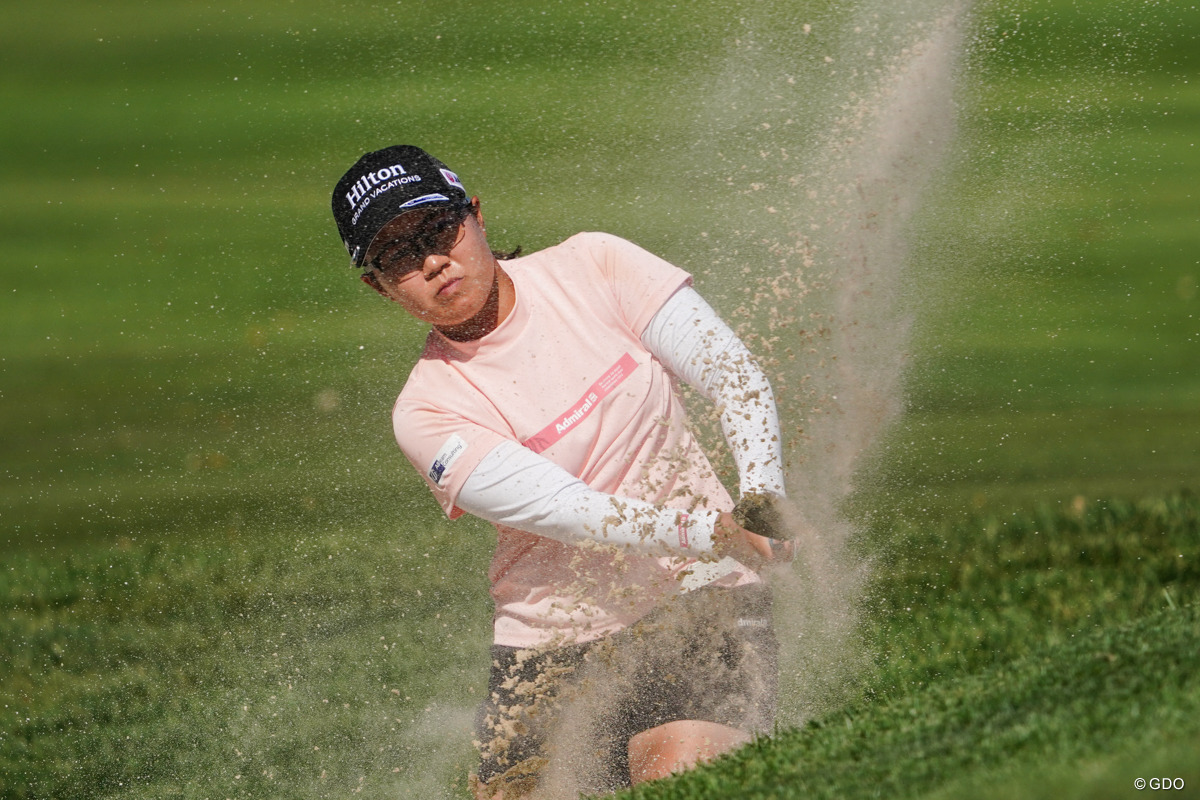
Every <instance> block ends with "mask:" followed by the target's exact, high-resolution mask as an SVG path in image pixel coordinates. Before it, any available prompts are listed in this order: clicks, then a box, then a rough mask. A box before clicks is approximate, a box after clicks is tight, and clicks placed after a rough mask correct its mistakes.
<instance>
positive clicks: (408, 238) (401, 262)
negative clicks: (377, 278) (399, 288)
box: [367, 203, 475, 280]
mask: <svg viewBox="0 0 1200 800" xmlns="http://www.w3.org/2000/svg"><path fill="white" fill-rule="evenodd" d="M474 210H475V209H474V206H472V204H471V203H463V204H461V205H456V206H452V207H450V208H445V209H438V210H437V211H433V212H431V213H429V214H426V216H425V218H424V219H423V220H421V221H420V222H419V223H417V226H416V228H415V230H414V231H413V232H412V233H409V234H405V235H404V236H401V237H398V238H395V239H392V240H391V241H389V242H385V243H384V245H383V247H381V248H380V249H379V252H378V253H377V254H376V255H375V256H374V258H372V259H371V260H370V261H368V262H367V264H368V266H369V267H370V268H371V269H372V270H374V271H375V272H378V273H380V274H381V275H386V276H388V277H390V278H392V279H393V280H404V279H405V278H407V277H409V276H410V275H412V274H414V273H416V272H418V271H420V270H421V269H422V268H423V267H424V266H425V259H426V258H428V257H429V256H432V255H440V256H444V255H449V254H450V251H451V250H453V249H454V248H455V247H458V243H459V242H461V241H462V238H463V232H464V229H463V222H464V221H465V220H466V218H467V217H468V216H469V215H470V214H471V212H473V211H474Z"/></svg>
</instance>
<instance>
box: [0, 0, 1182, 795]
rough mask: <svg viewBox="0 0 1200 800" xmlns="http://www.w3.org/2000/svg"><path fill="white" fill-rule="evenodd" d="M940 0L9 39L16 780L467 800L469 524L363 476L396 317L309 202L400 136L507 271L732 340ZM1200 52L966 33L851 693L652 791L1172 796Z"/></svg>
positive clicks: (115, 21) (258, 11) (165, 7)
mask: <svg viewBox="0 0 1200 800" xmlns="http://www.w3.org/2000/svg"><path fill="white" fill-rule="evenodd" d="M933 5H934V4H932V3H921V2H916V0H914V2H912V3H910V4H866V3H859V4H833V3H829V2H825V1H824V0H821V1H820V2H813V3H806V4H801V5H799V6H797V5H796V4H794V3H782V2H780V3H775V2H748V1H747V2H738V3H733V4H730V3H728V2H722V3H717V2H700V3H690V4H647V3H638V2H633V0H606V1H605V2H591V3H587V4H581V3H580V4H570V3H567V4H563V3H551V2H543V0H519V2H514V3H510V4H508V5H507V6H505V9H504V11H503V13H493V12H492V10H490V9H483V8H481V7H480V6H479V5H478V4H468V3H462V2H458V0H454V1H453V2H446V3H438V4H412V3H408V4H402V5H395V4H393V5H380V4H375V3H367V2H364V1H362V0H354V2H347V3H343V4H340V5H338V6H336V7H330V6H329V5H328V4H324V3H317V2H313V1H312V0H294V1H293V2H288V3H273V4H272V3H266V2H249V3H241V4H239V5H238V6H237V7H236V9H235V8H233V7H229V8H220V7H213V6H209V5H205V4H189V3H182V2H179V3H171V2H166V3H158V4H147V3H145V2H140V1H135V0H122V1H121V2H106V3H103V4H94V3H81V2H66V3H59V4H57V5H56V6H55V7H54V13H52V14H51V13H47V11H46V10H45V9H41V8H40V7H36V6H28V7H26V6H20V5H14V4H9V6H6V7H5V8H4V10H3V11H0V74H3V75H4V80H3V81H0V106H2V107H3V111H4V115H5V122H6V124H5V125H4V126H2V127H0V189H2V191H0V256H2V257H0V273H2V274H3V278H4V280H3V289H2V291H0V522H2V527H0V553H3V566H2V567H0V603H3V604H4V608H5V614H4V617H3V620H2V622H0V624H2V625H3V628H2V629H0V653H2V654H3V658H2V659H0V705H3V708H0V714H2V715H3V716H2V717H0V719H3V722H2V723H0V797H3V798H5V800H7V798H18V797H19V798H75V797H81V798H82V797H87V798H92V797H96V798H101V797H147V798H149V797H171V796H175V797H197V798H199V797H239V796H240V797H256V798H258V797H289V798H297V797H345V796H347V795H349V794H352V793H354V792H355V791H356V790H361V792H362V794H363V795H364V796H421V797H430V796H445V795H446V794H447V793H449V794H452V795H453V794H454V793H455V792H456V791H457V792H458V794H460V795H461V778H462V773H463V772H464V770H465V769H466V767H467V765H469V763H470V747H469V744H468V742H469V736H470V734H469V732H468V730H469V725H470V714H471V708H472V706H473V704H474V700H473V695H472V694H471V692H472V691H473V692H475V693H478V692H479V691H481V689H482V683H483V680H484V677H485V662H486V652H485V649H484V645H485V642H486V637H487V627H488V608H487V603H486V586H485V578H484V571H485V569H486V562H487V558H488V550H489V547H490V542H491V538H490V537H491V534H490V532H489V531H488V529H487V528H486V526H482V525H477V524H475V523H471V522H460V523H456V524H454V525H450V524H449V523H447V522H445V521H444V519H443V518H442V516H441V513H440V511H439V510H438V509H437V508H436V506H435V505H434V503H433V502H432V500H431V499H430V498H429V496H428V492H427V490H426V489H425V487H424V485H423V484H422V483H421V482H420V480H419V479H418V478H417V476H416V475H415V474H414V473H413V472H412V470H411V469H410V468H409V466H408V465H407V463H406V462H405V461H404V459H403V458H402V457H401V456H400V454H399V453H398V451H397V450H396V447H395V445H394V443H393V441H392V438H391V432H390V426H389V421H388V418H387V411H388V409H389V408H390V406H391V402H392V399H393V398H394V396H395V393H396V391H397V390H398V388H399V386H400V384H401V383H402V381H403V377H404V375H405V374H406V373H407V369H408V366H409V364H411V362H412V360H413V358H414V357H415V349H416V348H417V347H418V346H419V342H420V340H421V337H422V336H423V331H422V330H421V328H420V326H418V325H415V324H412V323H411V322H409V321H407V320H404V319H402V318H400V317H398V316H397V314H396V313H395V312H394V311H393V310H392V309H390V308H388V307H387V306H386V304H384V303H382V302H380V301H377V300H376V299H375V298H374V297H373V296H370V295H369V294H367V293H366V292H365V290H364V289H363V288H362V287H361V286H360V285H359V284H358V283H357V282H356V281H355V280H353V277H352V273H351V271H350V270H348V269H346V268H345V267H344V266H343V265H344V256H343V253H342V251H341V249H340V246H339V245H338V244H337V242H336V241H335V236H334V233H333V226H332V225H331V223H330V221H329V219H328V216H329V215H328V212H327V210H326V209H327V203H328V189H329V187H330V186H331V185H332V183H333V181H334V180H335V179H336V177H337V176H338V175H339V174H340V171H341V169H342V168H343V167H344V166H345V165H346V164H347V163H349V161H351V160H352V159H353V158H354V157H356V156H357V155H358V154H359V153H361V152H363V151H364V150H366V149H368V148H372V147H375V146H379V145H383V144H387V143H391V142H393V141H396V140H403V139H408V140H413V141H417V142H419V143H422V144H425V145H426V146H427V147H429V148H430V149H431V150H432V151H434V152H435V153H437V154H439V155H440V156H441V157H442V158H444V159H445V160H447V161H448V162H449V163H451V164H453V165H454V166H455V168H456V169H457V170H458V171H459V172H460V173H462V174H463V175H464V176H465V177H466V178H467V180H468V183H469V186H470V187H471V188H472V189H473V190H475V191H478V192H479V193H480V194H481V195H482V196H483V199H484V202H485V211H486V213H487V214H488V219H489V232H490V233H493V234H494V236H495V238H496V243H497V244H498V245H500V246H505V247H507V246H512V245H515V244H518V243H520V244H523V245H524V246H525V247H526V249H536V248H537V247H540V246H543V245H546V244H549V243H552V242H555V241H557V240H559V239H561V238H562V237H564V236H566V235H568V234H570V233H573V232H575V231H576V230H580V229H585V228H591V229H607V230H611V231H613V232H616V233H619V234H621V235H624V236H626V237H628V238H631V239H633V240H635V241H638V242H640V243H642V244H645V245H647V246H649V247H651V248H652V249H654V250H655V251H657V252H659V253H661V254H663V255H664V256H666V257H668V258H670V259H672V260H674V261H676V262H677V263H680V264H681V265H683V266H685V267H687V268H689V269H692V270H694V271H695V272H696V273H697V276H698V282H699V284H700V286H701V288H702V289H703V290H704V291H705V292H706V293H709V294H711V296H712V297H713V298H714V300H715V301H716V302H717V304H718V305H719V306H720V307H721V308H722V310H725V311H728V310H730V309H731V308H733V307H734V306H735V304H734V303H731V302H730V301H729V298H730V297H732V296H734V295H733V293H732V291H731V286H732V287H736V286H737V285H738V283H739V281H741V277H740V276H741V275H742V273H741V272H740V270H741V267H742V265H743V264H745V265H749V266H750V267H751V268H752V273H751V280H759V279H761V278H764V277H769V270H770V265H771V264H772V263H774V261H773V258H772V257H771V255H770V248H769V245H770V244H771V243H773V242H775V241H776V240H778V239H779V238H780V237H782V236H786V235H787V234H788V233H789V230H788V222H793V223H794V222H795V221H794V220H783V221H782V222H781V217H780V216H772V215H768V214H764V213H762V212H763V207H764V206H765V205H767V204H770V203H775V202H777V203H779V205H780V206H781V207H783V208H796V209H797V211H798V215H797V220H799V219H802V218H803V215H804V214H806V213H810V212H812V211H813V209H812V208H810V207H806V206H804V204H803V201H802V200H796V199H795V198H794V195H795V191H794V189H793V188H792V187H790V186H784V185H782V183H781V182H780V179H781V178H782V177H785V176H787V175H790V174H792V172H790V171H789V170H792V169H793V167H792V166H790V164H794V163H798V162H800V161H804V159H805V158H808V157H810V156H811V155H812V152H815V151H814V148H815V147H816V146H817V144H816V143H817V142H819V141H820V137H821V135H822V134H823V133H824V131H825V130H827V129H828V128H829V127H830V126H831V124H832V123H833V120H834V118H835V117H836V116H837V115H838V114H839V113H841V108H840V106H841V104H843V103H844V102H845V101H846V97H847V94H848V92H849V91H850V90H851V89H861V88H862V86H863V85H866V83H867V82H868V79H869V77H870V75H872V74H873V73H872V70H873V69H874V68H876V67H879V66H881V65H882V64H883V63H884V60H885V59H886V57H887V55H888V53H889V48H890V47H891V44H889V43H892V42H893V40H892V39H891V38H890V37H891V34H892V33H893V32H899V31H903V30H904V24H905V23H906V22H907V21H910V20H912V19H916V18H923V17H924V16H925V15H927V14H928V13H929V12H930V9H931V8H932V7H933ZM872 14H877V15H878V16H879V18H877V19H876V18H873V17H872ZM805 23H808V24H811V25H812V33H811V34H809V35H804V34H802V33H798V31H799V30H800V26H801V25H803V24H805ZM855 26H858V27H859V28H860V29H861V30H860V31H859V32H856V31H855ZM1198 27H1200V18H1198V17H1197V14H1196V12H1195V10H1194V9H1192V8H1190V7H1183V6H1180V5H1178V4H1172V3H1166V2H1150V3H1148V2H1142V0H1136V1H1135V0H1121V1H1120V2H1099V1H1098V0H1096V1H1095V2H1074V1H1071V0H1029V1H1028V2H1021V3H1019V4H1017V5H1012V4H1000V3H993V2H981V3H978V4H977V5H976V8H975V11H974V18H973V23H972V36H971V37H970V46H969V48H968V53H967V57H966V60H965V62H964V65H963V72H962V76H961V81H960V86H959V98H958V101H959V138H958V139H957V142H956V144H955V147H954V150H953V153H952V157H951V158H950V159H948V161H947V163H946V164H945V165H944V167H945V168H944V170H943V171H942V172H941V173H940V174H939V180H938V181H937V182H936V183H935V185H934V187H933V189H932V190H931V193H930V195H929V196H928V198H927V203H926V205H925V207H924V208H923V209H922V211H921V213H920V214H919V215H918V217H917V218H916V219H915V220H914V222H913V225H912V230H911V231H910V233H911V245H912V247H911V249H910V252H909V259H908V261H909V272H908V286H909V287H910V291H909V294H908V296H906V298H905V303H906V310H907V311H908V312H911V313H912V314H913V316H914V320H915V323H914V328H913V339H912V341H911V344H910V346H909V348H908V352H909V361H908V372H907V385H906V392H907V394H906V405H907V408H906V413H905V415H904V416H903V417H901V419H900V420H899V421H898V423H897V424H896V425H895V426H894V428H893V429H892V430H891V431H890V432H889V434H888V435H887V436H886V437H885V438H884V440H883V441H881V442H879V443H878V444H877V446H876V447H875V449H874V452H873V455H874V458H873V459H871V460H870V462H869V463H868V465H867V467H866V468H865V469H864V470H863V471H862V473H861V474H860V481H859V486H860V492H859V493H858V495H857V496H856V497H855V498H854V499H853V503H851V504H850V506H849V511H850V512H852V513H853V514H854V515H856V518H858V519H860V520H866V521H865V522H864V523H863V524H862V532H861V535H860V536H859V538H858V540H856V541H855V542H854V548H855V552H856V553H857V554H858V555H861V556H863V557H864V558H867V559H869V560H870V561H871V562H872V564H873V565H874V571H873V573H872V574H873V578H872V581H871V582H870V584H869V586H868V592H867V594H866V596H865V599H864V601H863V612H862V626H861V628H860V630H859V631H858V632H857V636H858V639H857V640H856V642H857V644H858V645H860V648H859V650H860V653H861V654H866V655H865V656H861V657H856V663H858V662H859V661H861V662H863V666H862V667H861V668H860V669H859V670H858V671H857V672H855V673H853V679H852V680H851V682H850V683H849V684H846V685H844V686H843V685H835V686H832V687H831V693H830V696H829V697H827V698H812V699H811V702H810V699H809V698H802V699H801V700H800V701H798V700H797V699H796V698H790V699H789V703H790V705H792V706H795V705H796V704H797V703H799V704H800V705H807V706H811V707H815V708H820V709H822V710H821V711H820V713H819V714H818V715H817V716H816V717H814V718H813V719H812V721H811V723H812V724H809V725H808V726H807V727H801V728H799V729H796V730H790V729H786V730H782V731H781V732H780V733H779V735H778V736H776V737H772V738H771V739H769V740H764V741H762V742H759V743H757V744H755V745H754V746H753V747H752V748H750V749H748V750H746V751H743V752H741V753H739V754H735V755H733V756H731V757H730V758H729V759H726V760H723V761H722V762H721V763H720V764H719V765H717V766H715V767H714V768H712V769H706V770H703V771H701V772H698V773H696V774H695V775H694V776H689V777H686V778H682V779H680V780H678V781H672V782H668V783H666V784H663V785H662V786H656V787H653V788H648V789H645V790H642V792H640V793H638V796H641V795H642V794H645V796H647V797H650V796H659V794H655V793H656V792H658V793H660V794H662V793H665V794H662V796H689V797H691V796H697V797H701V796H713V797H716V796H750V795H744V794H743V791H742V789H741V788H740V785H739V782H740V781H743V780H744V781H746V782H747V785H748V786H752V787H757V788H753V789H751V790H749V791H754V792H759V795H758V796H781V797H783V796H789V795H788V793H789V792H792V793H795V795H796V796H800V795H801V794H813V795H818V796H819V795H822V794H824V795H827V796H837V797H854V796H876V795H878V794H895V795H900V796H911V797H917V796H921V797H962V796H982V797H997V798H1000V797H1009V796H1021V797H1051V796H1053V797H1072V796H1075V797H1104V796H1113V797H1115V796H1124V795H1125V793H1127V792H1128V791H1130V788H1129V787H1130V786H1131V785H1132V779H1133V778H1134V777H1138V776H1142V775H1143V773H1144V776H1145V777H1147V778H1149V777H1151V776H1152V774H1151V770H1153V772H1154V773H1161V774H1163V775H1179V776H1181V777H1185V778H1187V779H1188V782H1189V784H1192V783H1197V782H1200V776H1196V774H1195V770H1194V767H1192V766H1191V765H1194V764H1195V763H1197V760H1198V759H1197V757H1196V756H1197V751H1198V750H1200V727H1198V726H1197V724H1196V723H1195V722H1194V721H1193V720H1194V719H1195V718H1196V714H1195V711H1196V707H1197V696H1198V695H1197V686H1196V682H1195V678H1194V677H1193V676H1194V675H1195V674H1197V670H1196V664H1195V656H1194V653H1195V652H1197V647H1196V644H1197V643H1196V608H1197V597H1196V587H1197V574H1196V566H1195V565H1196V564H1197V559H1198V557H1200V553H1198V552H1197V550H1196V542H1197V541H1198V540H1200V537H1198V536H1197V530H1196V513H1197V512H1196V500H1195V497H1194V495H1192V494H1189V493H1187V491H1183V492H1181V491H1180V490H1181V489H1186V488H1187V487H1191V488H1192V489H1193V490H1194V489H1195V487H1197V486H1200V460H1197V459H1196V458H1195V454H1196V453H1197V452H1200V380H1198V379H1197V377H1196V369H1195V364H1197V363H1200V360H1198V358H1197V356H1198V355H1200V334H1198V332H1197V331H1198V330H1200V329H1198V328H1197V322H1196V315H1197V313H1198V311H1200V307H1198V306H1197V304H1198V303H1200V294H1198V292H1197V288H1196V287H1197V282H1198V281H1200V270H1198V268H1197V263H1196V258H1195V253H1196V252H1197V247H1198V246H1200V241H1198V237H1200V220H1198V219H1197V212H1196V209H1197V205H1196V203H1195V198H1194V196H1193V195H1194V188H1193V187H1194V186H1195V185H1196V183H1197V179H1198V177H1200V156H1198V155H1197V153H1196V148H1195V143H1194V138H1195V137H1194V131H1195V129H1196V123H1197V120H1198V117H1200V90H1198V89H1197V83H1196V80H1195V78H1196V75H1197V71H1198V70H1197V68H1198V66H1200V63H1198V59H1200V54H1198V52H1200V51H1197V50H1196V48H1195V47H1194V42H1195V39H1196V35H1197V29H1198ZM872 44H873V45H876V46H878V52H876V53H875V54H873V55H868V54H867V52H866V49H867V48H868V47H869V46H870V45H872ZM825 55H831V56H833V57H835V58H834V61H833V62H832V63H828V62H826V61H825V59H824V56H825ZM785 150H786V151H787V152H788V153H789V154H790V158H792V159H794V160H793V161H791V162H789V164H786V165H785V164H783V162H782V161H781V160H780V159H781V156H780V154H781V153H782V152H783V151H785ZM818 166H819V165H818ZM756 182H764V183H765V184H766V188H765V189H763V190H761V191H757V190H756V191H753V192H752V191H751V189H750V188H748V187H751V186H753V185H754V184H755V183H756ZM788 368H789V369H793V368H794V369H796V370H798V371H800V372H805V371H811V370H812V369H813V364H812V363H808V362H802V361H798V362H796V363H795V364H794V365H789V367H788ZM788 422H795V420H788ZM802 455H804V457H805V458H806V459H811V458H817V459H819V454H808V453H805V454H802ZM426 553H428V554H429V555H428V557H426V555H425V554H426ZM439 614H440V615H441V616H440V617H438V616H437V615H439ZM1143 644H1144V645H1145V647H1146V649H1145V650H1142V649H1140V648H1142V646H1143ZM385 645H386V649H384V647H385ZM801 683H803V681H801ZM455 780H458V781H459V788H458V789H457V790H455V789H453V788H451V787H452V784H453V781H455ZM721 787H726V788H721Z"/></svg>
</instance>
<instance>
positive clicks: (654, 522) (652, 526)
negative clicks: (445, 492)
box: [455, 441, 718, 556]
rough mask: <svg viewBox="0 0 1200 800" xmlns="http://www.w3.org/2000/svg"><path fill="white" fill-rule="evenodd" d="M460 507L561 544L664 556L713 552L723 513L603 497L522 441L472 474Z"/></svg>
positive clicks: (506, 445) (503, 446)
mask: <svg viewBox="0 0 1200 800" xmlns="http://www.w3.org/2000/svg"><path fill="white" fill-rule="evenodd" d="M455 505H457V506H458V507H459V508H461V509H462V510H463V511H466V512H467V513H469V514H474V515H475V516H477V517H481V518H482V519H486V520H487V521H489V522H495V523H499V524H501V525H506V526H508V527H510V528H516V529H517V530H522V531H526V532H528V533H536V534H538V535H540V536H548V537H550V538H551V539H557V540H558V541H560V542H566V543H574V542H578V541H581V540H585V539H593V540H595V541H599V542H609V543H612V544H622V545H630V546H633V547H636V548H638V549H639V550H644V551H647V552H651V553H654V554H656V555H665V554H672V555H691V556H695V555H699V554H701V553H708V552H711V551H712V545H713V529H714V527H715V526H716V522H717V517H718V512H716V511H704V510H700V511H694V512H690V513H688V512H684V511H681V510H679V509H676V508H661V507H659V506H656V505H653V504H652V503H647V502H645V501H642V500H634V499H631V498H627V497H617V496H615V495H611V494H605V493H604V492H597V491H595V490H593V489H592V488H591V487H589V486H588V485H587V484H586V483H584V482H583V481H581V480H580V479H579V478H576V477H575V476H574V475H572V474H571V473H569V472H567V471H566V470H565V469H563V468H562V467H560V466H558V465H557V464H555V463H554V462H553V461H550V460H549V459H548V458H545V457H544V456H541V455H538V454H537V453H534V452H533V451H532V450H530V449H529V448H527V447H522V446H521V445H519V444H517V443H516V442H511V441H508V442H501V443H500V444H498V445H496V446H495V447H494V448H492V450H491V451H490V452H488V454H487V455H486V456H484V457H483V459H482V460H481V461H480V462H479V464H478V465H477V466H476V467H475V469H474V470H472V471H471V474H470V475H468V476H467V479H466V481H465V482H464V483H463V486H462V489H461V490H460V491H459V494H458V498H457V500H456V501H455Z"/></svg>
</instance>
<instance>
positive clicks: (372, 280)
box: [360, 272, 391, 300]
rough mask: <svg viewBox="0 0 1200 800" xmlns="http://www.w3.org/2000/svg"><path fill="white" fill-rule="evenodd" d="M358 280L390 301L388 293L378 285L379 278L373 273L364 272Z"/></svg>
mask: <svg viewBox="0 0 1200 800" xmlns="http://www.w3.org/2000/svg"><path fill="white" fill-rule="evenodd" d="M360 278H361V279H362V282H363V283H365V284H366V285H367V286H370V287H371V288H372V289H374V290H375V291H377V292H379V293H380V294H381V295H383V296H384V297H387V298H388V299H389V300H391V298H390V297H388V293H387V292H385V291H384V290H383V286H382V285H381V284H380V283H379V277H378V276H377V275H376V274H375V273H374V272H366V273H364V274H363V275H361V276H360Z"/></svg>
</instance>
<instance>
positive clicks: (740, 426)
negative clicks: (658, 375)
mask: <svg viewBox="0 0 1200 800" xmlns="http://www.w3.org/2000/svg"><path fill="white" fill-rule="evenodd" d="M642 343H643V344H645V345H646V347H647V349H649V350H650V352H652V353H654V355H655V356H656V357H657V358H658V359H659V360H660V361H662V363H663V364H664V365H665V366H666V367H667V368H668V369H669V370H671V371H672V372H673V373H675V374H676V375H677V376H678V377H679V378H680V379H681V380H683V381H685V382H686V383H687V384H688V385H689V386H691V387H692V388H694V389H696V390H697V391H698V392H700V393H701V394H703V395H704V396H705V397H707V398H708V399H709V400H711V401H713V402H714V403H715V404H716V405H717V407H718V408H719V409H720V410H721V429H722V432H723V433H724V435H725V441H726V442H727V443H728V444H729V447H730V450H731V451H732V453H733V458H734V461H735V462H736V464H737V467H738V476H739V489H740V490H741V492H742V494H748V493H752V492H757V493H772V494H778V495H783V494H784V483H783V457H782V452H783V442H782V439H781V437H780V432H779V416H778V413H777V412H776V409H775V395H774V394H773V393H772V391H771V384H770V382H769V381H768V380H767V376H766V374H764V373H763V371H762V369H761V368H759V366H758V364H757V363H756V362H755V360H754V356H753V355H751V353H750V351H749V350H748V349H747V348H746V346H745V345H744V344H743V343H742V341H741V339H739V338H738V336H737V334H735V333H734V332H733V330H732V329H730V327H729V326H728V325H726V324H725V323H724V321H722V320H721V318H720V317H719V316H717V313H716V311H714V310H713V309H712V307H711V306H710V305H709V304H708V303H707V302H705V300H704V298H703V297H701V296H700V295H699V293H697V292H696V291H695V290H694V289H692V288H690V287H684V288H682V289H680V290H679V291H677V292H676V293H675V294H674V295H672V296H671V298H670V299H669V300H667V302H666V303H664V304H663V307H662V308H661V309H659V311H658V313H657V314H655V315H654V318H653V319H652V320H651V321H650V324H649V325H648V326H647V327H646V330H645V331H643V332H642Z"/></svg>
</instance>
